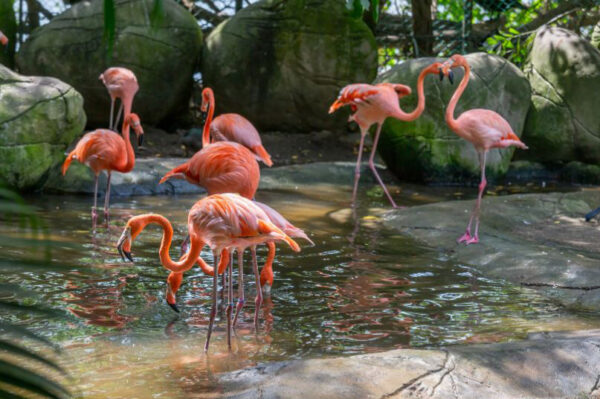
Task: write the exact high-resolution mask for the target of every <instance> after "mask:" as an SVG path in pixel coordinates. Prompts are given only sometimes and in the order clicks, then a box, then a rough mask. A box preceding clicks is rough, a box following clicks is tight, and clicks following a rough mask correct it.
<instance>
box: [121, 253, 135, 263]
mask: <svg viewBox="0 0 600 399" xmlns="http://www.w3.org/2000/svg"><path fill="white" fill-rule="evenodd" d="M123 253H124V254H125V256H126V257H127V259H129V261H130V262H131V263H134V262H133V258H132V257H131V252H127V251H123ZM123 260H125V259H123Z"/></svg>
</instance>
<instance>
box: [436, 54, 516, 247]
mask: <svg viewBox="0 0 600 399" xmlns="http://www.w3.org/2000/svg"><path fill="white" fill-rule="evenodd" d="M458 67H463V68H464V70H465V74H464V76H463V78H462V80H461V82H460V84H459V85H458V87H457V89H456V91H455V92H454V94H453V95H452V98H451V99H450V102H449V103H448V107H447V108H446V123H447V124H448V126H449V127H450V129H451V130H452V131H453V132H454V133H456V134H457V135H458V136H460V137H462V138H463V139H465V140H468V141H470V142H471V143H472V144H473V146H474V147H475V150H476V151H477V154H478V156H479V165H480V167H481V183H480V184H479V194H478V196H477V201H476V203H475V207H474V208H473V211H472V212H471V217H470V219H469V224H468V225H467V229H466V232H465V234H463V235H462V236H460V237H459V238H458V242H459V243H461V242H465V243H466V245H469V244H475V243H477V242H479V212H480V209H481V198H482V197H483V190H484V189H485V186H486V184H487V181H486V179H485V161H486V156H487V153H488V151H489V150H490V149H492V148H505V147H510V146H515V147H519V148H521V149H523V150H526V149H527V146H526V145H525V144H524V143H523V142H522V141H521V140H520V139H519V137H517V135H516V134H515V133H514V132H513V130H512V128H511V127H510V124H509V123H508V122H507V121H506V119H504V118H503V117H502V116H500V115H499V114H498V113H497V112H494V111H491V110H489V109H471V110H469V111H466V112H463V113H462V114H460V116H459V117H458V118H457V119H454V109H455V108H456V103H458V100H459V98H460V96H461V95H462V94H463V92H464V91H465V88H466V87H467V84H468V82H469V76H470V74H471V67H470V66H469V64H468V63H467V60H466V59H465V57H463V56H462V55H459V54H456V55H453V56H452V57H450V58H449V59H448V60H447V61H446V62H444V64H443V68H442V71H441V73H440V76H441V78H442V79H443V77H444V76H447V77H448V80H450V82H451V83H452V79H453V73H452V69H453V68H458ZM473 218H475V234H473V235H471V224H472V222H473Z"/></svg>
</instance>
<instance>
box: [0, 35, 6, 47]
mask: <svg viewBox="0 0 600 399" xmlns="http://www.w3.org/2000/svg"><path fill="white" fill-rule="evenodd" d="M0 44H2V45H3V46H6V45H7V44H8V37H6V35H5V34H4V33H2V32H0Z"/></svg>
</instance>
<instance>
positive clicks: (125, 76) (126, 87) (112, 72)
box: [98, 67, 140, 130]
mask: <svg viewBox="0 0 600 399" xmlns="http://www.w3.org/2000/svg"><path fill="white" fill-rule="evenodd" d="M98 79H100V80H101V81H102V83H103V84H104V86H106V88H107V89H108V94H110V119H109V121H108V126H109V129H110V130H113V129H114V127H115V126H116V125H117V124H118V123H119V119H120V118H121V112H123V109H125V116H127V114H129V113H130V112H131V107H132V104H133V97H134V96H135V93H137V91H138V90H139V88H140V87H139V85H138V82H137V78H136V77H135V74H134V73H133V72H132V71H130V70H129V69H127V68H121V67H112V68H108V69H107V70H106V71H104V72H102V73H101V74H100V76H99V77H98ZM117 98H120V99H121V106H120V107H119V112H118V113H117V119H116V120H114V121H113V112H114V107H115V100H116V99H117Z"/></svg>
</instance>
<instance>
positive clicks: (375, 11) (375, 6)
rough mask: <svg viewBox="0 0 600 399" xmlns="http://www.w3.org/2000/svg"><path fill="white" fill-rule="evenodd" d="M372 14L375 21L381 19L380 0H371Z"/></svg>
mask: <svg viewBox="0 0 600 399" xmlns="http://www.w3.org/2000/svg"><path fill="white" fill-rule="evenodd" d="M371 15H372V16H373V21H375V23H377V22H378V21H379V0H371Z"/></svg>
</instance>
